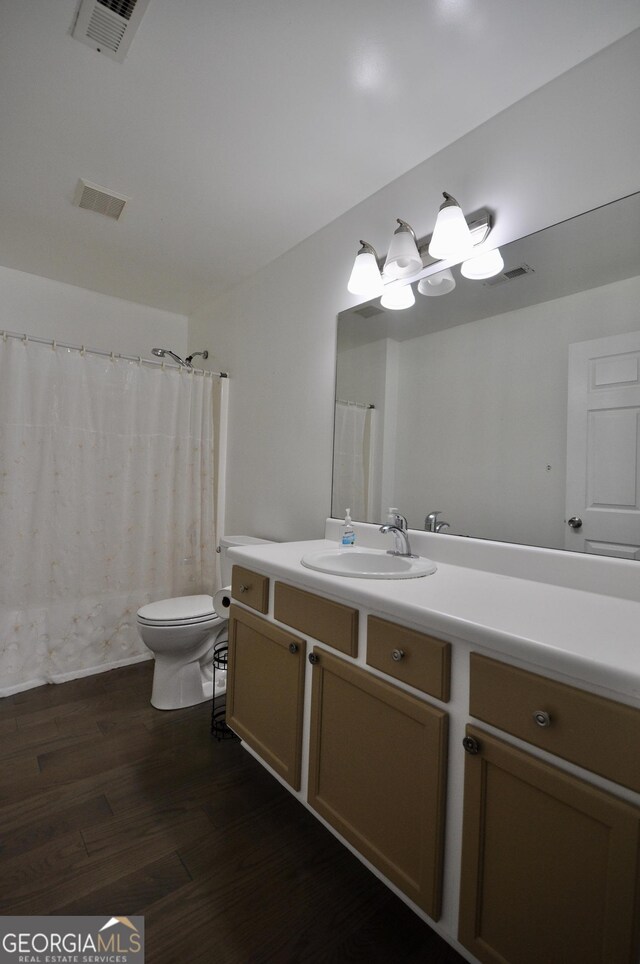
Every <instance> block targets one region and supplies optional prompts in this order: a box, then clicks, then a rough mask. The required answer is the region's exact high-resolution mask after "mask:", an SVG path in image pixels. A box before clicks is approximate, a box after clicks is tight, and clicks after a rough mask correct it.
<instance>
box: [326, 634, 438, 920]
mask: <svg viewBox="0 0 640 964" xmlns="http://www.w3.org/2000/svg"><path fill="white" fill-rule="evenodd" d="M314 655H315V656H317V657H318V662H317V663H316V665H315V666H314V670H313V688H312V704H311V742H310V750H309V753H310V759H309V803H310V804H311V806H312V807H313V808H314V809H315V810H316V811H317V812H318V813H319V814H320V815H321V816H322V817H324V818H325V820H327V821H328V822H329V823H330V824H331V826H332V827H335V829H336V830H337V831H338V832H339V833H340V834H341V835H342V836H343V837H344V838H345V839H346V840H348V841H349V843H350V844H352V845H353V846H354V847H355V848H356V849H357V850H358V851H359V852H360V853H361V854H362V855H363V856H364V857H366V858H367V860H369V861H370V862H371V863H372V864H373V865H374V866H375V867H377V868H378V870H380V871H381V872H382V873H383V874H384V875H385V876H386V877H387V878H388V879H389V880H390V881H392V882H393V883H394V884H396V885H397V886H398V887H399V888H400V890H402V891H403V893H405V894H406V895H407V896H408V897H410V898H411V900H413V901H414V902H415V903H416V904H418V906H419V907H422V908H423V909H424V910H425V911H426V912H427V913H428V914H429V915H430V916H431V917H432V918H433V919H434V920H437V919H438V917H439V915H440V899H441V881H442V852H443V832H444V816H445V810H444V804H445V764H446V738H447V715H446V713H443V712H442V711H441V710H438V709H435V708H434V707H431V706H429V705H428V704H427V703H425V702H423V701H422V700H419V699H416V697H414V696H412V695H410V694H408V693H406V692H404V691H403V690H400V689H399V688H398V687H396V686H393V685H391V684H390V683H387V682H385V681H384V680H380V679H378V678H377V677H374V676H373V675H372V674H371V673H368V672H366V670H363V669H361V668H360V667H357V666H353V665H352V664H350V663H347V662H346V661H345V660H343V659H340V658H338V657H335V656H331V655H330V654H329V653H326V652H325V651H324V650H314Z"/></svg>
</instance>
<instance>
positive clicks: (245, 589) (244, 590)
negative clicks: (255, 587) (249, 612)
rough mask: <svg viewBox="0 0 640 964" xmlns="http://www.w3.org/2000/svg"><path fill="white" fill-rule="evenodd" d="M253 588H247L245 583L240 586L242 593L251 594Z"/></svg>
mask: <svg viewBox="0 0 640 964" xmlns="http://www.w3.org/2000/svg"><path fill="white" fill-rule="evenodd" d="M250 589H251V586H245V585H244V583H243V584H242V585H241V586H240V592H249V590H250Z"/></svg>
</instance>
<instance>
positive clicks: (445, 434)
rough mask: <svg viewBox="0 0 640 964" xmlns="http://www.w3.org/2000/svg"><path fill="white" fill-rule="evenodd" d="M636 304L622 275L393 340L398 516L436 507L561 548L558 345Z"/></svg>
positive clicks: (563, 445)
mask: <svg viewBox="0 0 640 964" xmlns="http://www.w3.org/2000/svg"><path fill="white" fill-rule="evenodd" d="M638 304H640V277H637V278H629V279H626V280H625V281H619V282H617V283H615V284H610V285H604V286H602V287H600V288H593V289H591V290H590V291H582V292H579V293H578V294H573V295H569V296H567V297H564V298H558V299H557V300H555V301H548V302H545V303H543V304H539V305H532V306H530V307H527V308H521V309H520V310H518V311H509V312H505V313H504V314H501V315H497V316H496V317H494V318H485V319H482V320H481V321H474V322H471V323H469V324H466V325H459V326H457V327H455V328H449V329H447V330H445V331H438V332H434V333H433V334H429V335H423V336H422V337H420V338H412V339H409V340H407V341H404V342H402V343H401V344H400V345H399V355H400V358H399V370H400V372H401V377H400V379H399V384H400V394H399V404H398V421H397V426H396V430H395V433H394V434H395V438H396V453H397V455H396V457H397V461H398V466H399V471H398V473H397V475H396V490H395V492H394V499H395V500H396V502H397V504H398V505H401V506H402V508H403V511H404V512H405V513H406V515H407V517H408V519H409V525H410V526H411V527H412V528H416V529H421V528H422V527H423V525H424V518H425V515H426V514H427V513H428V512H431V511H433V510H435V509H440V510H442V512H443V516H442V518H443V519H446V520H447V521H448V522H449V523H450V524H451V531H452V532H455V533H458V534H460V535H472V536H478V537H481V538H487V539H498V540H504V541H505V542H521V543H524V544H526V545H541V546H548V547H550V548H555V549H562V548H564V537H565V530H566V526H565V524H564V518H565V486H566V450H567V371H568V358H569V347H568V346H569V345H570V344H573V343H574V342H580V341H588V340H590V339H592V338H600V337H602V336H603V335H605V334H607V335H617V334H623V333H625V332H628V331H634V330H637V329H638V327H640V319H639V317H638ZM403 469H405V471H403ZM579 511H581V509H580V510H579V509H578V508H576V513H577V514H579Z"/></svg>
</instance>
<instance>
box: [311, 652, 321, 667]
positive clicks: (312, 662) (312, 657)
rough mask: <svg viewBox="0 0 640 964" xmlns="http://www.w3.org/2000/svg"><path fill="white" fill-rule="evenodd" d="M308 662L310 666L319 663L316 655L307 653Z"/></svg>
mask: <svg viewBox="0 0 640 964" xmlns="http://www.w3.org/2000/svg"><path fill="white" fill-rule="evenodd" d="M309 662H310V663H311V665H312V666H315V664H316V663H319V662H320V657H319V656H318V655H317V654H316V653H309Z"/></svg>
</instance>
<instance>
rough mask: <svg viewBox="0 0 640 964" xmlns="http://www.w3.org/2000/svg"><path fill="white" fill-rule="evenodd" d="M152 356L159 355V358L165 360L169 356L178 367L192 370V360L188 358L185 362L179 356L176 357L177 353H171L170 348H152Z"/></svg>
mask: <svg viewBox="0 0 640 964" xmlns="http://www.w3.org/2000/svg"><path fill="white" fill-rule="evenodd" d="M151 354H152V355H157V356H158V358H164V356H165V355H169V356H170V357H171V358H173V360H174V361H175V362H177V363H178V365H182V367H183V368H191V359H189V358H187V360H186V361H184V360H183V359H182V358H180V356H179V355H176V354H175V352H172V351H169V349H168V348H152V349H151ZM191 357H193V356H191Z"/></svg>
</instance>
